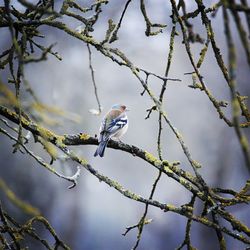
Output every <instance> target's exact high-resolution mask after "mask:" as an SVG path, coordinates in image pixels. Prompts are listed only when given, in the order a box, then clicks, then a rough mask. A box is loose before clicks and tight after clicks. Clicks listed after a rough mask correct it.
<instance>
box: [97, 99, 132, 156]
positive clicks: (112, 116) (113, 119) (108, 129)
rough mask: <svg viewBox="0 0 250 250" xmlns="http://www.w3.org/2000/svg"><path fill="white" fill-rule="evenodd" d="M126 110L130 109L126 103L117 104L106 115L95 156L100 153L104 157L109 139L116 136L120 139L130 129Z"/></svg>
mask: <svg viewBox="0 0 250 250" xmlns="http://www.w3.org/2000/svg"><path fill="white" fill-rule="evenodd" d="M126 111H128V109H127V107H126V106H125V105H121V104H115V105H113V106H112V108H111V110H110V111H109V112H108V113H107V114H106V115H105V116H104V118H103V120H102V123H101V127H100V136H99V139H98V142H99V146H98V148H97V149H96V151H95V154H94V156H97V155H99V156H100V157H103V155H104V151H105V148H106V146H107V144H108V141H109V139H110V138H116V139H118V140H119V139H120V138H121V137H122V136H123V135H124V134H125V133H126V131H127V129H128V117H127V115H126Z"/></svg>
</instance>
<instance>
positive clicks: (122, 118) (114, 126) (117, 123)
mask: <svg viewBox="0 0 250 250" xmlns="http://www.w3.org/2000/svg"><path fill="white" fill-rule="evenodd" d="M127 123H128V119H127V116H126V114H124V113H122V114H121V115H119V116H118V117H117V118H115V119H113V120H112V121H111V122H110V124H109V126H108V127H107V131H108V132H109V133H110V134H115V133H116V132H117V131H118V130H119V129H122V128H123V127H124V126H125V125H126V124H127Z"/></svg>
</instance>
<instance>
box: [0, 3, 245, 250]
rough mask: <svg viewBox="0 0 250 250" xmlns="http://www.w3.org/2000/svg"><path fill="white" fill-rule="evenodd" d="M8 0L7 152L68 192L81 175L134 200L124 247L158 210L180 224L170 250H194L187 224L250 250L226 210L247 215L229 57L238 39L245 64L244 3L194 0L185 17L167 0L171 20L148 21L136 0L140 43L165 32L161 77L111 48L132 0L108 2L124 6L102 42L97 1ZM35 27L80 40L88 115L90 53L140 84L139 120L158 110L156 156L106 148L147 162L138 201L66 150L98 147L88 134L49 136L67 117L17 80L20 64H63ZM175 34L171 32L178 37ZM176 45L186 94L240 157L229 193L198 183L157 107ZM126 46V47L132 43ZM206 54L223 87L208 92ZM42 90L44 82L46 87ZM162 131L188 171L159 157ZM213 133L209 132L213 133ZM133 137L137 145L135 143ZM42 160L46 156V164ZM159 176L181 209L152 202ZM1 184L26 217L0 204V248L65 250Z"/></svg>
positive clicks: (3, 14)
mask: <svg viewBox="0 0 250 250" xmlns="http://www.w3.org/2000/svg"><path fill="white" fill-rule="evenodd" d="M14 2H15V1H10V0H4V2H2V4H1V6H0V28H1V29H8V32H9V34H10V37H11V39H10V41H11V42H10V44H9V46H8V48H7V49H2V48H1V49H2V51H1V55H0V69H1V71H2V72H3V71H4V72H8V78H7V79H4V77H2V75H1V79H0V115H1V117H0V123H1V126H0V132H1V136H6V137H7V138H8V139H9V140H11V141H12V142H13V153H17V152H21V153H23V154H26V155H28V157H30V158H33V159H34V160H35V161H36V162H38V163H39V164H40V166H41V167H44V168H45V169H47V170H48V171H50V173H51V175H56V176H58V177H59V178H62V179H64V180H66V181H68V182H70V183H71V184H70V187H69V188H70V189H71V188H74V187H75V186H76V185H77V184H78V182H79V181H80V180H79V176H80V174H81V172H83V171H88V172H90V173H91V174H92V175H93V176H95V177H96V178H97V179H98V180H100V181H102V182H104V183H106V184H107V185H108V186H110V188H114V189H116V190H117V191H118V192H119V193H120V195H121V196H125V197H127V198H129V199H132V200H134V202H138V203H143V204H144V205H145V208H144V212H143V213H142V215H141V217H140V218H138V221H137V222H136V223H135V224H134V225H131V226H129V227H127V229H126V230H125V232H124V235H127V234H128V233H130V234H131V233H132V232H136V234H137V238H136V241H135V242H134V246H133V249H136V248H137V247H138V246H139V245H140V241H141V236H142V233H143V230H144V226H145V225H146V224H150V223H151V221H152V220H151V219H148V217H147V215H148V210H149V208H150V207H155V208H157V209H159V210H162V216H163V217H164V216H165V215H166V212H167V214H169V213H175V214H178V215H179V216H182V217H185V218H186V220H187V222H186V229H185V235H184V236H183V242H182V243H181V244H180V246H179V247H178V249H182V248H185V247H186V248H187V249H194V247H195V246H193V243H192V239H191V236H192V226H193V224H194V223H199V224H201V225H202V226H204V227H209V228H212V229H213V230H214V232H215V234H216V236H217V242H218V243H217V244H218V248H219V249H227V247H229V246H227V239H230V238H231V240H233V241H239V242H241V246H243V247H244V248H247V246H248V247H249V244H250V228H249V225H247V223H245V222H244V221H242V220H241V219H239V218H237V217H236V216H235V214H234V209H233V207H239V206H241V207H242V208H244V207H245V209H249V208H248V203H249V201H250V194H249V193H250V179H248V178H249V173H250V154H249V142H248V139H247V132H246V130H247V129H248V127H249V125H250V113H249V110H248V107H247V104H246V101H247V92H246V93H244V92H240V90H242V88H241V82H239V81H238V80H237V70H238V65H237V56H238V53H237V46H235V42H234V37H235V36H238V37H239V38H240V41H241V44H242V46H243V48H244V52H245V53H244V55H241V56H242V57H243V56H244V57H245V58H246V62H247V63H248V66H250V43H249V37H250V7H249V5H248V3H247V1H246V0H241V1H238V2H237V1H234V0H231V1H227V0H224V1H217V2H216V3H214V4H213V5H211V6H207V3H206V2H207V1H202V0H195V1H193V2H194V3H195V5H196V8H195V9H194V10H193V11H191V12H189V10H188V8H187V6H186V4H187V2H188V1H185V0H179V1H175V0H171V1H169V3H167V1H166V4H169V12H168V13H166V15H168V16H170V17H171V21H172V23H171V22H170V23H154V22H153V20H151V18H150V15H151V14H150V12H151V9H150V8H148V7H147V1H144V0H140V5H139V6H138V10H137V11H138V13H137V14H138V15H141V16H142V17H143V18H144V21H145V39H149V37H151V36H158V35H160V34H161V33H163V32H165V30H166V27H167V28H168V29H170V31H171V35H170V43H169V44H167V43H166V47H167V49H168V55H167V58H166V65H165V73H164V75H159V74H156V73H154V72H153V70H146V69H143V68H141V67H140V66H138V65H136V64H135V63H134V62H133V61H131V60H130V58H128V56H127V55H126V53H125V52H124V48H122V47H121V48H120V47H119V48H117V47H116V45H115V44H116V42H117V41H118V40H119V32H121V29H126V26H124V25H123V22H124V19H126V14H127V11H128V10H129V7H130V4H131V3H132V2H133V1H132V0H128V1H125V2H122V1H119V3H118V1H117V3H116V5H118V4H119V5H121V4H123V7H122V8H123V9H122V12H121V13H120V18H119V19H118V20H113V19H112V17H109V20H108V23H107V24H105V25H106V26H107V30H106V35H105V36H104V37H102V38H101V39H100V36H96V34H95V33H94V31H95V27H96V26H97V25H98V22H100V20H101V21H102V19H101V16H102V14H103V9H108V8H109V5H110V2H111V1H108V0H99V1H92V2H91V1H86V2H85V3H83V1H74V0H64V1H58V2H57V1H54V0H39V1H26V0H18V1H17V2H15V3H14ZM155 4H156V5H157V1H155ZM218 12H221V13H222V16H223V22H221V25H222V26H223V27H224V30H225V39H226V44H227V57H225V56H224V55H223V56H222V52H221V49H222V48H220V46H219V42H218V41H217V39H216V37H215V34H214V27H213V25H212V20H213V19H214V18H216V15H217V14H218ZM68 18H71V20H73V28H72V25H68V24H67V20H68ZM193 20H197V22H199V23H200V24H201V25H202V26H203V29H204V30H203V32H201V33H200V32H197V30H199V29H198V28H197V29H196V26H195V25H193V24H192V22H193ZM74 22H75V23H74ZM79 22H80V23H81V25H80V26H79V25H78V24H79ZM71 24H72V23H71ZM232 26H235V27H236V29H235V28H234V32H235V30H237V34H233V31H232V29H233V28H232ZM44 27H50V28H51V32H53V31H58V30H60V31H61V32H64V33H66V34H67V35H68V36H69V37H71V38H72V39H77V40H80V41H81V42H82V43H83V44H86V45H87V51H88V55H86V56H87V57H88V60H89V68H90V72H91V77H92V83H93V86H94V93H93V98H95V99H96V103H97V107H98V108H97V109H92V110H90V112H91V113H92V114H93V115H103V114H102V106H101V100H100V98H99V91H98V90H99V89H98V84H97V83H96V80H95V78H96V74H97V73H98V72H95V70H94V68H93V60H92V59H93V58H92V53H93V51H94V50H96V51H97V52H98V53H101V54H102V55H103V56H104V57H106V58H108V59H110V60H111V61H112V62H113V63H114V64H118V65H119V66H121V67H126V68H127V69H128V70H129V71H127V74H128V75H129V74H131V75H133V76H134V77H135V78H136V79H137V81H138V84H140V85H141V86H142V87H143V92H142V93H141V96H143V98H149V99H150V100H151V103H152V106H151V107H150V108H149V109H147V107H146V106H145V110H147V116H146V120H147V119H154V117H153V114H154V113H157V118H156V121H157V122H158V130H157V133H155V134H156V138H155V140H156V142H157V155H154V154H152V153H149V152H147V151H145V150H144V149H143V148H139V147H138V146H135V145H128V144H125V143H122V142H116V141H113V140H111V141H110V142H109V144H108V147H110V148H112V149H113V150H121V151H122V152H123V154H130V155H132V156H134V157H138V158H140V159H142V160H143V161H144V164H148V165H150V166H151V167H152V168H155V169H156V170H157V171H158V175H157V177H156V179H155V180H154V182H153V183H148V186H151V185H152V188H151V191H150V193H149V195H148V197H144V196H140V195H138V194H137V193H136V192H134V191H133V190H129V189H127V188H126V187H123V186H122V185H121V184H119V183H118V182H117V181H115V180H113V179H112V178H110V177H109V176H105V175H104V174H102V173H100V172H99V171H97V170H96V168H95V166H94V165H90V164H89V159H88V157H85V158H83V157H82V156H80V155H78V154H77V152H76V151H75V150H74V148H75V147H79V145H97V144H98V141H97V138H96V136H91V135H89V134H88V133H87V132H86V133H85V131H84V133H80V134H66V133H64V135H59V134H57V133H55V132H53V131H52V130H53V128H55V127H56V126H57V122H58V119H61V118H63V119H71V120H74V119H75V117H74V115H72V114H70V113H67V112H66V111H64V110H61V109H59V108H57V107H52V106H50V105H48V104H46V103H44V102H43V101H41V100H40V99H39V97H38V95H37V93H36V92H35V91H34V88H33V86H32V82H30V81H28V80H27V77H26V74H25V67H26V65H28V64H33V63H42V61H44V60H47V59H48V58H49V57H50V56H54V57H55V58H57V59H58V60H62V58H61V56H60V55H59V54H58V53H57V52H55V50H56V42H57V41H54V44H51V45H49V46H47V45H45V44H43V43H42V42H41V40H39V38H40V37H43V29H44ZM177 29H178V30H179V32H177ZM204 31H205V32H204ZM176 40H181V41H182V42H183V51H182V53H183V54H187V56H188V58H189V63H190V66H191V68H192V70H191V72H182V73H185V74H186V75H190V76H191V78H192V84H191V85H189V87H190V88H192V89H194V91H201V92H202V93H203V95H204V96H203V98H208V99H209V101H210V103H211V105H212V106H213V108H214V112H215V113H217V117H218V119H221V122H223V123H225V124H226V125H227V126H228V127H230V129H231V133H232V134H234V133H235V134H236V136H237V139H238V144H237V147H238V148H239V150H240V151H241V152H242V154H243V156H244V161H242V162H238V165H235V166H234V167H235V168H237V171H242V169H244V168H245V169H247V173H248V176H246V179H245V180H243V179H239V180H238V183H239V185H240V186H241V189H239V190H235V189H233V188H232V187H230V186H227V187H226V188H224V187H220V186H216V187H214V186H212V185H211V184H210V183H211V180H206V179H205V178H204V176H203V175H202V174H201V168H202V167H203V166H202V164H201V163H199V162H198V161H196V160H195V159H194V158H193V154H194V153H193V152H191V150H190V149H189V146H188V144H187V143H186V141H185V139H184V137H185V135H184V137H183V136H182V135H181V134H180V132H179V130H178V128H176V127H175V125H174V124H173V122H172V121H171V120H170V119H169V117H168V115H167V112H166V110H165V109H164V106H163V103H164V102H165V101H166V103H167V100H164V97H165V94H166V93H167V85H168V83H169V82H173V81H175V82H178V81H181V80H179V79H178V78H177V77H173V76H171V77H170V75H169V71H170V68H171V65H172V62H173V52H174V50H175V42H176ZM131 42H132V43H133V41H131ZM197 43H199V44H201V45H202V49H201V51H200V54H199V56H198V59H197V56H196V55H194V53H193V51H192V48H193V46H195V45H196V44H197ZM209 49H211V50H209ZM209 53H210V54H211V53H212V54H211V55H212V56H213V57H214V58H215V60H216V63H217V67H218V69H219V70H220V74H221V76H222V77H223V81H221V82H213V85H214V87H213V89H215V91H211V90H210V89H209V88H208V84H207V82H206V80H205V79H204V77H203V74H202V71H203V70H204V69H203V67H202V66H203V64H204V62H205V61H206V58H207V56H208V55H209ZM211 55H209V56H211ZM66 60H67V59H66ZM52 70H53V69H52ZM110 74H112V72H110ZM211 74H212V72H211ZM5 80H6V81H5ZM155 80H160V81H161V88H160V90H159V91H158V92H156V91H155V90H154V88H153V87H152V85H153V83H154V81H155ZM50 84H53V83H52V82H51V83H50ZM221 84H224V85H226V86H227V88H228V91H229V92H230V96H231V98H230V99H229V100H221V99H220V98H219V97H217V96H218V94H217V93H216V86H217V85H221ZM72 88H73V87H72ZM85 91H86V92H89V94H90V93H92V89H85ZM25 92H26V93H25ZM27 94H28V95H29V96H28V95H27ZM110 94H112V93H110ZM110 98H111V97H110ZM187 105H188V104H187ZM83 108H84V107H83ZM187 119H192V117H188V118H187V117H183V122H184V123H185V121H186V120H187ZM131 127H133V124H131ZM141 127H143V124H141ZM164 128H170V130H171V131H172V133H173V135H174V136H175V137H176V140H177V141H178V143H179V144H180V146H181V148H182V151H183V154H184V155H185V156H186V158H187V160H188V162H189V166H190V169H189V170H186V168H184V167H183V164H182V163H181V162H180V161H179V160H178V159H177V160H176V161H169V160H167V159H165V157H163V155H164V152H165V148H164V147H163V146H162V144H163V142H162V134H163V129H164ZM50 129H51V130H50ZM214 129H215V130H216V128H214ZM194 136H195V135H194ZM137 139H138V140H140V138H137ZM1 140H2V138H1ZM34 142H35V143H36V144H40V145H42V147H43V149H44V151H45V152H46V154H47V155H46V154H44V153H42V154H40V152H39V153H35V152H34V150H33V149H32V148H33V147H34ZM71 146H74V147H71ZM223 147H227V145H223ZM1 150H2V149H1ZM48 156H49V157H50V159H48ZM69 160H71V161H74V162H76V163H77V165H78V167H77V170H76V172H75V173H74V174H73V175H72V176H68V175H64V174H61V173H60V172H59V171H57V170H56V168H55V167H54V166H53V165H54V164H55V161H62V162H65V161H69ZM228 164H230V163H228ZM21 167H22V166H21ZM224 169H225V168H224ZM131 174H132V173H131ZM163 176H167V177H169V178H171V179H173V180H174V181H175V182H176V183H178V185H180V186H182V187H183V188H184V189H186V190H187V191H188V193H189V200H190V201H189V202H188V203H186V204H182V205H181V206H175V205H172V204H171V203H162V202H161V201H160V200H158V199H155V198H154V194H155V191H156V189H157V187H158V184H159V182H160V180H161V179H162V177H163ZM13 181H14V180H13ZM0 188H1V192H3V193H4V194H5V195H6V197H7V198H8V200H9V202H10V203H13V204H14V205H15V206H16V207H17V208H18V209H20V213H25V214H29V216H30V217H29V219H28V220H27V221H26V222H24V223H20V222H19V221H18V219H19V218H15V217H13V216H12V214H11V213H10V212H8V210H7V209H6V208H5V206H4V205H3V204H0V220H1V224H0V246H1V249H22V248H25V247H26V246H30V241H37V242H38V243H36V244H37V245H36V246H39V244H41V245H44V247H45V248H47V249H58V247H62V248H64V249H70V248H71V247H70V246H67V245H66V243H64V242H65V241H64V239H61V238H60V237H59V236H58V234H57V233H56V232H55V230H54V229H53V227H52V225H51V223H50V222H49V221H48V220H47V219H46V218H45V217H43V216H41V214H42V213H43V211H39V210H38V209H36V208H35V207H33V206H32V205H30V204H28V203H26V202H25V201H23V200H22V199H20V198H19V197H18V196H17V195H16V194H15V191H14V190H11V188H10V187H9V184H8V182H6V181H4V180H3V179H2V178H0ZM103 192H105V191H103ZM249 215H250V214H249ZM62 220H63V218H62ZM248 222H249V221H248ZM37 224H41V225H43V226H44V228H45V229H46V231H47V233H46V234H45V237H46V238H45V239H44V235H41V233H40V232H41V229H40V228H39V226H37ZM248 224H249V223H248ZM148 227H150V225H149V226H148ZM172 230H173V232H174V233H175V234H178V232H177V231H176V232H175V228H173V229H172ZM51 237H52V239H53V240H52V239H51ZM142 240H143V239H142ZM32 244H33V243H32ZM34 244H35V243H34ZM37 249H38V248H37Z"/></svg>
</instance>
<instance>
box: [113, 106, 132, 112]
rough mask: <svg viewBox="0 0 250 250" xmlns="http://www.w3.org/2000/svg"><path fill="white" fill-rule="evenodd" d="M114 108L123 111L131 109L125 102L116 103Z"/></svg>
mask: <svg viewBox="0 0 250 250" xmlns="http://www.w3.org/2000/svg"><path fill="white" fill-rule="evenodd" d="M112 109H113V110H121V111H122V112H125V111H129V109H128V108H127V107H126V106H125V105H123V104H115V105H113V106H112Z"/></svg>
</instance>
